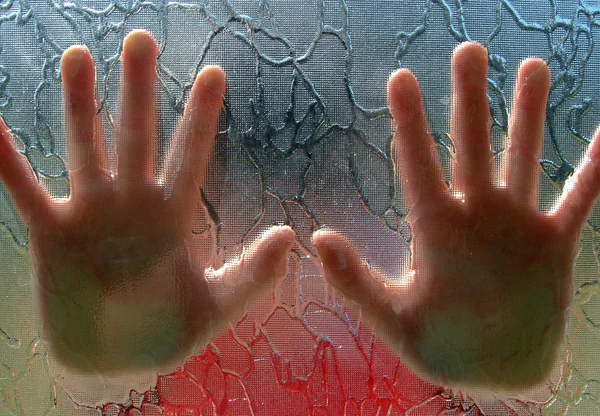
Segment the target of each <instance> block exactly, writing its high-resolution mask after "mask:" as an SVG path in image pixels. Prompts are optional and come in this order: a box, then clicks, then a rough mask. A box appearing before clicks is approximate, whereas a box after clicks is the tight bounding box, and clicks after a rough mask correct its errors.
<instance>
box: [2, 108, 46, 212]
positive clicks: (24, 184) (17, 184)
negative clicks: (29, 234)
mask: <svg viewBox="0 0 600 416" xmlns="http://www.w3.org/2000/svg"><path fill="white" fill-rule="evenodd" d="M11 142H12V137H11V134H10V130H9V128H8V127H7V126H6V124H5V123H4V120H2V119H1V118H0V179H1V180H2V182H4V185H5V186H6V188H7V189H8V192H9V193H10V196H11V197H12V199H13V201H14V203H15V205H16V207H17V211H18V212H19V215H20V216H21V218H22V219H23V220H24V221H25V222H26V223H29V222H31V220H32V219H33V217H34V216H35V215H37V214H39V213H41V212H45V211H46V210H47V208H48V204H49V198H48V195H47V194H46V191H45V190H44V189H43V188H42V186H41V185H40V184H39V182H38V181H37V178H36V177H35V175H34V173H33V170H32V169H31V166H30V165H29V163H28V161H27V159H26V158H25V157H23V155H21V154H20V153H19V152H18V151H17V150H16V149H15V148H14V146H13V145H12V143H11Z"/></svg>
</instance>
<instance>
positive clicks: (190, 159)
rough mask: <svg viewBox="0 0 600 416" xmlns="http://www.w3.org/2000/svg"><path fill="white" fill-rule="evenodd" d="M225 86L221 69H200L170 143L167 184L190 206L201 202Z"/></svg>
mask: <svg viewBox="0 0 600 416" xmlns="http://www.w3.org/2000/svg"><path fill="white" fill-rule="evenodd" d="M225 88H226V81H225V73H224V72H223V70H222V69H221V68H219V67H218V66H207V67H205V68H204V69H202V71H200V73H199V74H198V76H197V77H196V80H195V82H194V85H193V87H192V92H191V96H190V98H189V100H188V102H187V105H186V108H185V112H184V115H183V119H182V120H181V122H180V123H179V126H178V128H177V132H176V134H175V137H174V140H173V143H172V144H171V149H170V151H169V157H168V161H167V166H166V168H165V183H166V184H167V187H169V186H170V184H173V186H174V189H173V194H174V195H175V197H176V198H181V199H184V200H185V202H186V203H187V204H188V205H189V207H190V208H194V207H195V206H196V204H197V203H198V199H199V197H200V194H199V192H198V189H199V188H200V187H201V186H203V185H204V181H205V179H206V175H207V173H208V162H209V159H210V157H211V155H212V152H213V148H214V142H215V135H216V134H217V129H218V124H219V115H220V113H221V108H222V106H223V94H224V93H225Z"/></svg>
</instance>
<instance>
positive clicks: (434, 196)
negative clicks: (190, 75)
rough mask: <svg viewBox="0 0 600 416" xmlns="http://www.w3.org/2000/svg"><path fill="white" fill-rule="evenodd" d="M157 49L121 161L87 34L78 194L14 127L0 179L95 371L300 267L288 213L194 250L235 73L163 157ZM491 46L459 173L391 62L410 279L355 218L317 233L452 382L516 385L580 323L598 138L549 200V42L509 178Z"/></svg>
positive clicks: (182, 348) (521, 111) (524, 89)
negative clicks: (356, 241)
mask: <svg viewBox="0 0 600 416" xmlns="http://www.w3.org/2000/svg"><path fill="white" fill-rule="evenodd" d="M157 52H158V48H157V45H156V42H155V40H154V39H153V38H152V36H151V35H149V34H148V33H146V32H143V31H135V32H132V33H130V34H129V35H128V36H127V37H126V39H125V42H124V48H123V53H122V63H123V72H122V87H121V104H120V109H121V110H120V124H119V128H118V130H117V131H116V137H115V143H116V151H117V155H118V158H117V164H116V166H114V167H110V166H109V165H108V158H107V156H106V149H105V143H104V137H103V133H102V131H101V127H100V126H101V125H100V122H99V117H98V116H97V107H96V101H95V95H94V91H95V86H94V82H95V69H94V63H93V59H92V57H91V55H90V53H89V52H88V50H87V49H86V48H84V47H78V46H75V47H72V48H69V49H68V50H67V51H66V52H65V53H64V55H63V58H62V77H63V89H64V96H65V113H66V122H67V140H68V149H69V157H68V162H69V168H70V171H71V174H70V179H71V197H70V198H69V200H67V201H58V200H53V199H51V198H50V197H49V195H48V193H47V192H46V191H45V190H44V189H43V188H42V187H41V186H40V184H39V183H38V181H37V179H36V177H35V175H34V174H33V172H32V170H31V168H30V166H29V164H28V162H27V160H26V159H25V158H24V157H23V156H22V155H21V154H20V153H19V152H18V151H17V150H16V149H14V147H13V145H12V144H11V134H10V131H9V129H8V128H7V127H6V126H2V127H1V130H2V132H1V133H2V138H1V140H0V177H1V178H2V180H3V182H4V184H5V185H6V187H7V189H8V190H9V192H10V194H11V196H12V198H13V200H14V202H15V204H16V206H17V208H18V211H19V212H20V214H21V216H22V218H23V219H24V221H25V222H26V223H28V224H29V239H30V245H29V248H30V253H31V258H32V262H33V266H34V269H35V273H36V276H37V280H36V282H37V290H36V293H37V296H38V303H39V307H40V311H41V316H42V321H43V322H42V331H43V333H42V336H43V338H44V339H45V340H46V341H47V342H48V344H49V347H50V349H51V351H52V353H53V354H54V356H55V357H57V358H58V359H60V360H61V361H62V362H63V363H64V364H66V365H69V366H71V367H74V368H77V369H79V370H82V371H86V372H102V373H110V372H114V371H122V370H127V369H135V368H145V367H152V368H168V366H169V365H172V364H175V363H180V362H181V361H182V360H183V359H185V358H186V357H187V356H189V355H190V354H191V353H192V352H193V351H194V348H197V347H198V346H204V345H206V344H207V343H208V342H210V339H211V338H212V337H213V336H214V335H215V334H216V333H218V331H220V330H222V329H223V328H225V327H226V326H227V325H228V324H229V322H232V321H235V320H236V319H238V318H239V317H240V316H241V315H242V314H243V311H244V308H245V304H246V303H247V302H248V301H250V300H252V298H253V297H255V296H257V295H258V294H260V293H261V292H264V291H265V290H267V289H269V288H270V287H272V284H273V282H274V281H276V280H277V279H279V278H282V277H283V276H284V275H285V272H286V261H287V256H288V254H289V252H290V250H291V247H292V245H293V243H294V241H295V236H294V232H293V231H292V229H291V228H289V227H273V228H272V229H270V230H268V231H267V232H266V233H265V234H264V235H263V236H262V237H261V238H259V239H257V241H255V242H254V244H253V245H252V246H251V247H250V248H249V249H248V250H246V251H245V252H244V254H243V256H242V257H241V259H240V260H239V261H237V262H234V263H230V264H227V265H225V266H224V267H223V268H221V269H219V270H217V271H216V272H215V275H216V276H217V277H219V278H218V279H211V282H210V284H209V282H208V281H207V280H206V279H205V276H204V267H205V266H206V265H200V264H196V262H195V259H194V258H192V256H190V255H189V250H188V247H187V242H188V240H189V238H190V235H191V231H190V230H191V224H192V220H193V215H194V212H195V209H196V207H197V205H198V203H199V202H200V201H199V192H198V188H199V187H200V186H202V184H203V182H204V180H205V177H206V174H207V172H206V169H207V168H206V167H207V164H208V160H209V158H210V155H211V152H212V147H213V143H214V136H215V133H216V130H217V124H218V118H219V114H220V111H221V107H222V95H223V94H224V92H225V75H224V74H223V71H222V70H221V69H220V68H218V67H206V68H204V69H203V70H202V71H201V72H200V74H199V75H198V77H197V78H196V80H195V82H194V85H193V87H192V92H191V96H190V98H189V101H188V103H187V106H186V109H185V113H184V116H183V118H182V120H181V121H180V123H179V125H178V128H177V129H176V132H175V135H174V138H173V140H172V144H171V148H170V151H169V155H168V158H167V160H166V161H165V163H164V166H163V167H162V169H161V173H160V174H159V175H155V172H156V171H158V170H159V169H158V168H157V167H156V166H155V163H154V161H155V145H156V143H155V140H154V138H155V137H156V123H155V98H154V88H155V87H154V86H155V81H156V71H155V64H156V56H157ZM487 59H488V58H487V51H486V50H485V49H484V48H483V47H482V46H480V45H478V44H474V43H470V44H468V43H465V44H462V45H460V46H459V47H457V48H456V50H455V52H454V56H453V64H452V83H453V105H452V125H451V137H452V138H453V139H454V140H455V143H454V144H455V148H456V163H455V166H454V178H455V180H454V181H453V182H454V186H453V190H452V191H451V190H449V189H448V187H447V186H446V184H445V183H444V181H443V172H442V168H441V165H440V162H439V160H438V157H437V154H436V150H435V146H434V142H433V139H432V138H431V136H430V134H429V133H428V127H427V121H426V116H425V111H424V108H423V101H422V97H421V92H420V89H419V86H418V84H417V80H416V79H415V77H414V76H413V75H412V74H411V73H410V72H409V71H408V70H400V71H397V72H395V73H394V74H393V75H392V76H391V78H390V81H389V84H388V99H389V105H390V109H391V112H392V116H393V118H394V123H395V126H396V133H395V138H394V147H395V153H396V162H397V163H396V167H397V170H398V171H399V172H398V173H399V175H400V178H401V179H402V187H403V191H404V194H405V196H406V200H407V205H408V206H409V207H410V208H411V211H410V215H409V217H408V220H409V222H410V225H411V227H412V233H413V241H412V266H411V274H410V276H405V277H404V280H403V284H402V285H399V286H398V287H386V285H385V284H384V283H383V279H382V278H381V277H379V276H377V273H375V272H374V271H372V270H370V269H369V267H368V266H367V265H366V263H364V262H362V261H361V259H360V256H359V254H358V252H357V251H356V250H355V249H354V248H353V247H352V245H351V244H350V243H349V242H348V241H347V240H346V239H345V238H344V237H342V236H341V235H340V234H337V233H335V232H333V231H330V230H320V231H317V232H316V233H315V235H314V237H313V243H314V246H315V248H316V250H317V252H318V254H319V257H320V259H321V261H322V263H323V269H324V276H325V278H326V279H327V281H328V282H329V283H331V284H332V285H333V286H334V287H336V288H337V289H338V290H339V291H340V292H341V293H342V294H343V295H344V296H345V297H346V298H348V299H350V300H352V301H354V302H356V303H357V304H358V305H359V306H360V307H361V309H362V313H363V316H364V318H365V319H366V321H367V322H368V323H369V324H370V325H371V326H372V327H373V328H374V330H375V331H376V333H377V334H378V335H379V336H380V337H382V338H383V339H385V340H386V342H387V343H388V344H389V346H390V347H391V348H392V349H394V350H395V351H396V352H397V353H398V354H400V356H401V357H402V358H403V359H404V360H405V361H406V362H407V363H409V364H410V365H411V367H412V368H413V369H414V370H415V371H416V372H417V373H419V374H420V375H422V376H423V377H424V378H426V379H428V380H430V381H432V382H436V383H442V384H450V385H453V386H479V387H488V388H493V389H506V390H516V389H521V388H524V387H527V386H529V385H531V384H533V383H536V382H540V381H543V380H544V378H545V377H547V376H548V373H549V371H550V370H551V368H552V366H553V364H554V362H555V359H556V355H557V350H558V346H559V345H560V344H561V342H562V339H563V337H564V330H565V320H566V314H567V310H568V307H569V305H570V303H571V298H572V272H573V265H574V262H575V259H576V255H577V250H578V247H579V237H580V233H581V227H582V225H583V224H584V222H585V221H586V219H587V216H588V215H589V212H590V210H591V208H592V207H593V204H594V201H595V199H596V196H597V195H598V193H599V192H600V164H599V162H600V155H598V152H600V144H599V143H600V140H595V141H594V142H593V143H592V145H591V146H590V149H589V151H588V154H587V155H586V158H585V160H584V161H583V163H582V165H581V167H580V169H579V170H578V171H577V173H576V174H575V176H574V177H573V178H572V179H571V180H570V182H569V185H568V186H567V187H566V189H565V191H564V193H563V195H562V197H561V199H560V200H559V202H558V203H557V205H556V208H555V210H554V211H553V212H551V213H542V212H539V210H538V208H537V198H538V190H539V189H538V188H539V162H538V159H539V157H540V156H541V148H542V137H543V131H544V119H545V111H546V102H547V96H548V92H549V88H550V73H549V69H548V67H547V65H546V64H545V63H544V62H543V61H541V60H538V59H528V60H526V61H525V62H523V63H522V65H521V68H520V70H519V75H518V80H517V85H516V89H515V104H514V106H513V111H512V116H511V123H510V129H509V137H510V147H509V148H508V150H507V155H506V168H505V169H503V172H506V173H505V174H504V177H502V178H498V179H494V178H493V174H492V166H493V158H492V153H491V150H490V142H489V117H490V115H489V107H488V101H487V96H486V87H487ZM109 169H112V170H113V172H115V174H114V175H113V176H111V175H110V174H109ZM157 176H158V177H160V178H161V179H160V180H159V181H157V179H156V177H157ZM495 183H502V184H503V186H499V185H495ZM452 192H454V193H452Z"/></svg>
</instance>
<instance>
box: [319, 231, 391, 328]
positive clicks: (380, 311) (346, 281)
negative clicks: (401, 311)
mask: <svg viewBox="0 0 600 416" xmlns="http://www.w3.org/2000/svg"><path fill="white" fill-rule="evenodd" d="M313 244H314V246H315V248H316V249H317V253H318V254H319V257H320V259H321V262H322V263H323V269H324V273H325V279H326V280H327V281H328V282H329V283H330V284H331V285H332V286H333V287H335V288H336V289H338V290H339V291H340V292H341V293H342V294H343V295H344V297H346V298H348V299H350V300H351V301H353V302H355V303H357V304H358V305H359V306H360V307H361V309H362V310H363V312H364V313H366V314H367V315H368V316H369V317H370V318H371V319H372V320H378V319H383V320H384V321H385V320H386V319H387V318H389V316H390V315H391V314H392V313H391V312H392V305H391V303H390V299H391V296H390V290H389V289H388V288H387V287H386V286H385V284H383V282H381V281H380V280H379V279H377V278H375V277H374V276H373V275H372V274H371V271H370V270H369V268H368V267H367V265H366V264H365V263H363V261H362V260H361V259H360V256H359V254H358V252H357V251H356V249H355V248H354V247H352V245H351V244H350V243H349V242H348V240H346V239H345V238H344V237H342V236H341V235H339V234H337V233H334V232H332V231H328V230H319V231H317V232H315V234H314V235H313Z"/></svg>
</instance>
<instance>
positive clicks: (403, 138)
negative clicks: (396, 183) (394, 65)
mask: <svg viewBox="0 0 600 416" xmlns="http://www.w3.org/2000/svg"><path fill="white" fill-rule="evenodd" d="M388 102H389V106H390V111H391V112H392V116H393V117H394V123H395V126H396V133H395V136H394V146H395V149H396V152H397V158H396V172H397V174H399V175H400V178H401V180H402V182H401V183H402V187H403V190H404V194H405V198H406V200H407V204H408V207H409V208H413V207H417V206H420V205H422V204H431V203H437V202H438V201H439V200H440V198H441V197H445V196H448V195H449V193H448V189H447V187H446V184H445V183H444V181H443V170H442V167H441V164H440V161H439V158H438V155H437V152H436V148H435V144H434V141H433V138H432V137H431V135H430V134H429V132H428V126H427V119H426V116H425V109H424V106H423V97H422V95H421V90H420V88H419V84H418V82H417V79H416V78H415V76H414V75H413V74H412V73H411V72H410V71H408V70H405V69H401V70H399V71H397V72H395V73H394V74H392V76H391V77H390V80H389V82H388Z"/></svg>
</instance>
